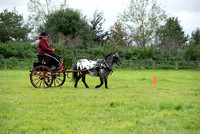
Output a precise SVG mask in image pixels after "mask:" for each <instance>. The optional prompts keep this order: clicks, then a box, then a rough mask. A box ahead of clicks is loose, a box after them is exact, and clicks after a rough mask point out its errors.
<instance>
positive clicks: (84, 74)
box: [82, 72, 89, 88]
mask: <svg viewBox="0 0 200 134" xmlns="http://www.w3.org/2000/svg"><path fill="white" fill-rule="evenodd" d="M85 77H86V73H85V72H84V73H83V76H82V81H83V83H84V84H85V87H86V88H89V86H88V85H87V83H86V82H85Z"/></svg>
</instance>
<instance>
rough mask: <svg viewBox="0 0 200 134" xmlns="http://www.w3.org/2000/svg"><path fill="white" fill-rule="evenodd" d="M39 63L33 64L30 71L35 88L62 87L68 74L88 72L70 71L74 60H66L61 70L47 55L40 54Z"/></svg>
mask: <svg viewBox="0 0 200 134" xmlns="http://www.w3.org/2000/svg"><path fill="white" fill-rule="evenodd" d="M37 56H38V62H34V63H33V70H32V71H30V72H31V73H30V81H31V83H32V85H33V86H34V87H35V88H48V87H51V86H54V87H59V86H62V85H63V84H64V82H65V80H66V76H67V77H68V73H72V72H84V71H87V70H69V69H70V68H71V67H72V58H64V60H63V61H62V66H61V68H59V69H58V68H55V66H53V62H52V61H53V60H52V59H51V58H50V57H48V56H47V55H45V54H38V55H37Z"/></svg>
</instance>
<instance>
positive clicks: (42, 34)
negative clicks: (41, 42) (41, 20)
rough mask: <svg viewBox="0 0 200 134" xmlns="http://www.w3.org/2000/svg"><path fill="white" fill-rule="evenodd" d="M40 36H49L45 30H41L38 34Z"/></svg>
mask: <svg viewBox="0 0 200 134" xmlns="http://www.w3.org/2000/svg"><path fill="white" fill-rule="evenodd" d="M40 36H49V35H48V33H46V32H42V33H41V34H40Z"/></svg>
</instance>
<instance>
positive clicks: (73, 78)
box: [72, 63, 78, 81]
mask: <svg viewBox="0 0 200 134" xmlns="http://www.w3.org/2000/svg"><path fill="white" fill-rule="evenodd" d="M73 70H77V63H76V64H75V65H74V68H73ZM77 77H78V72H73V75H72V80H73V81H76V78H77Z"/></svg>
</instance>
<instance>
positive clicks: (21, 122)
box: [0, 70, 200, 134]
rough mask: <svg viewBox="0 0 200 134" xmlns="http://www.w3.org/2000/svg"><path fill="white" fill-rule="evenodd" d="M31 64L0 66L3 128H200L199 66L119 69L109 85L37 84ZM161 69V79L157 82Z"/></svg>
mask: <svg viewBox="0 0 200 134" xmlns="http://www.w3.org/2000/svg"><path fill="white" fill-rule="evenodd" d="M29 73H30V72H29V71H28V70H0V133H1V134H4V133H20V134H23V133H33V134H36V133H50V134H51V133H52V134H55V133H67V134H71V133H81V134H98V133H99V134H105V133H109V134H110V133H111V134H118V133H119V134H120V133H121V134H126V133H131V134H132V133H138V134H141V133H146V134H149V133H153V134H155V133H158V134H161V133H167V134H197V133H200V71H198V70H179V71H174V70H157V71H151V70H115V71H114V73H113V74H112V75H111V76H109V79H108V87H109V90H107V89H105V87H104V86H103V87H101V88H100V89H95V88H94V87H95V86H96V85H97V84H99V79H98V78H94V77H88V76H87V77H86V81H87V83H88V85H89V86H90V88H89V89H86V88H85V87H84V85H83V84H82V82H81V81H80V82H79V85H78V88H77V89H75V88H73V82H71V81H70V79H67V81H66V82H65V84H64V85H63V86H62V87H57V88H48V89H36V88H34V87H33V86H32V85H31V83H30V81H29ZM154 75H156V78H157V85H156V86H153V78H154Z"/></svg>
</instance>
